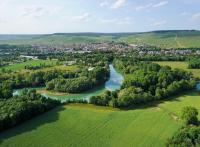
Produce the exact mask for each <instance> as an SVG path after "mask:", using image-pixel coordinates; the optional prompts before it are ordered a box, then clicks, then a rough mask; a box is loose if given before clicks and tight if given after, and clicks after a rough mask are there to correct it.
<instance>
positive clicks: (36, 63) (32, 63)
mask: <svg viewBox="0 0 200 147" xmlns="http://www.w3.org/2000/svg"><path fill="white" fill-rule="evenodd" d="M56 62H57V61H56V60H29V61H26V62H23V63H16V64H12V65H8V66H4V67H0V69H1V68H4V69H5V70H11V71H18V70H22V69H24V68H25V66H27V65H29V66H39V65H41V64H45V65H50V66H51V65H52V66H53V65H56Z"/></svg>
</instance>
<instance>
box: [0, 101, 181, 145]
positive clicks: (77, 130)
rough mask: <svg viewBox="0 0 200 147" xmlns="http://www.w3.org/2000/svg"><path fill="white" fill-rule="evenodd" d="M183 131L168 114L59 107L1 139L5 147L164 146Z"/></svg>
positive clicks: (147, 111)
mask: <svg viewBox="0 0 200 147" xmlns="http://www.w3.org/2000/svg"><path fill="white" fill-rule="evenodd" d="M178 127H179V125H178V122H176V121H174V120H173V119H172V118H171V117H170V116H169V115H168V114H167V113H165V112H164V111H162V110H161V111H158V110H157V109H154V108H150V109H148V110H146V109H143V110H142V109H141V110H134V111H133V110H132V111H119V110H112V109H111V110H110V109H108V108H106V109H103V107H95V106H91V105H89V106H87V105H77V106H76V105H69V106H63V107H59V108H57V109H54V110H52V111H50V112H48V113H46V114H43V115H41V116H39V117H37V118H34V119H32V120H30V121H28V122H26V123H24V124H22V125H21V126H18V127H16V128H14V129H11V130H8V131H7V132H3V133H2V134H1V135H0V141H1V144H0V146H2V147H6V146H9V147H12V146H13V147H17V146H20V147H26V146H41V147H42V146H48V147H54V146H82V147H84V146H85V147H88V146H104V147H106V146H124V145H125V146H134V145H137V146H159V147H160V146H164V143H165V141H166V139H167V138H168V137H170V136H171V135H172V134H173V133H174V131H175V130H176V129H177V128H178Z"/></svg>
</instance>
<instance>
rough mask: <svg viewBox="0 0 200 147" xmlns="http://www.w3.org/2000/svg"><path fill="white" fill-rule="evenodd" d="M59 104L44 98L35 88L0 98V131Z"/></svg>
mask: <svg viewBox="0 0 200 147" xmlns="http://www.w3.org/2000/svg"><path fill="white" fill-rule="evenodd" d="M58 104H59V101H55V100H51V99H46V98H44V97H42V96H41V95H39V94H37V93H36V91H35V90H30V91H23V93H22V95H20V96H15V97H12V98H9V99H7V100H0V108H1V109H0V131H2V130H5V129H8V128H11V127H13V126H15V125H17V124H19V123H21V122H24V121H25V120H28V119H30V118H32V117H34V116H36V115H38V114H41V113H44V112H45V111H48V110H50V109H52V108H54V107H55V106H57V105H58Z"/></svg>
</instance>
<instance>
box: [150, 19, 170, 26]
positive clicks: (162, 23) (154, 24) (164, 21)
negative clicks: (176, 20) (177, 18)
mask: <svg viewBox="0 0 200 147" xmlns="http://www.w3.org/2000/svg"><path fill="white" fill-rule="evenodd" d="M165 24H167V21H166V20H162V21H157V22H154V23H153V24H152V26H153V27H160V26H163V25H165Z"/></svg>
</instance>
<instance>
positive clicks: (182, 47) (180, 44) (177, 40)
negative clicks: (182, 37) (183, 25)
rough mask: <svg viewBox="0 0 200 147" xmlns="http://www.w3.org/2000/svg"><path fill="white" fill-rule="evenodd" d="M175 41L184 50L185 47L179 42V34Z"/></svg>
mask: <svg viewBox="0 0 200 147" xmlns="http://www.w3.org/2000/svg"><path fill="white" fill-rule="evenodd" d="M174 40H175V42H176V43H177V45H178V47H179V48H184V46H183V45H182V44H181V43H180V42H179V41H178V34H176V36H175V38H174Z"/></svg>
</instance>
